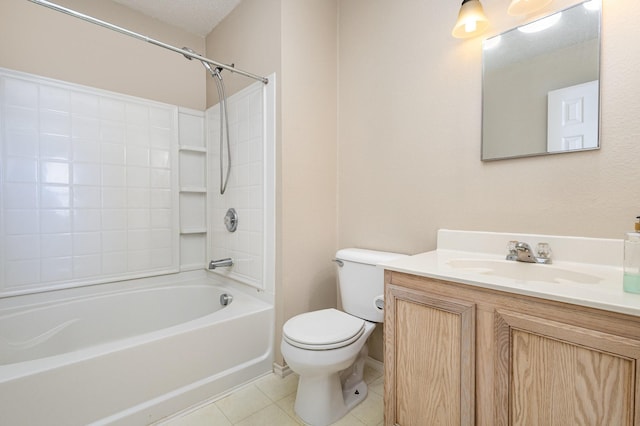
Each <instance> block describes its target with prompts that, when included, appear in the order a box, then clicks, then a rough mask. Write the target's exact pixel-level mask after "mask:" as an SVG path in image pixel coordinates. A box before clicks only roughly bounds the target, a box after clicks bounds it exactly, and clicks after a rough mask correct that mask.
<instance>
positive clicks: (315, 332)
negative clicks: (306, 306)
mask: <svg viewBox="0 0 640 426" xmlns="http://www.w3.org/2000/svg"><path fill="white" fill-rule="evenodd" d="M362 333H364V320H363V319H361V318H357V317H354V316H352V315H349V314H346V313H344V312H341V311H338V310H337V309H322V310H320V311H313V312H306V313H304V314H300V315H297V316H295V317H293V318H291V319H290V320H289V321H287V322H286V323H285V324H284V326H283V327H282V334H283V338H284V340H285V341H286V342H287V343H289V344H291V345H293V346H296V347H298V348H302V349H310V350H328V349H337V348H341V347H343V346H347V345H349V344H351V343H353V342H354V341H356V340H357V339H358V338H359V337H360V336H362Z"/></svg>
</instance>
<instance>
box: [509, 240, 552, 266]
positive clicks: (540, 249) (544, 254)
mask: <svg viewBox="0 0 640 426" xmlns="http://www.w3.org/2000/svg"><path fill="white" fill-rule="evenodd" d="M507 250H509V253H508V254H507V260H516V261H518V262H527V263H542V264H544V265H549V264H551V249H550V248H549V244H547V243H539V244H538V246H537V247H536V251H537V256H534V254H533V250H532V249H531V246H530V245H529V244H527V243H525V242H522V241H509V244H508V245H507Z"/></svg>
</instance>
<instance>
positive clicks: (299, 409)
mask: <svg viewBox="0 0 640 426" xmlns="http://www.w3.org/2000/svg"><path fill="white" fill-rule="evenodd" d="M400 256H403V255H400V254H397V253H389V252H379V251H373V250H364V249H343V250H339V251H338V253H336V259H335V260H336V263H337V264H338V266H340V268H339V270H338V279H339V288H340V295H341V300H342V305H343V308H344V312H342V311H339V310H337V309H333V308H329V309H322V310H318V311H312V312H306V313H303V314H300V315H297V316H295V317H293V318H291V319H289V320H288V321H287V322H286V323H285V324H284V326H283V328H282V343H281V346H280V348H281V351H282V356H283V357H284V359H285V361H286V362H287V364H288V366H289V367H290V368H291V370H292V371H294V372H295V373H297V374H298V375H299V376H300V379H299V382H298V391H297V394H296V402H295V404H294V410H295V412H296V414H297V415H298V416H299V417H300V418H301V419H302V420H303V421H304V422H305V423H307V424H309V425H312V426H325V425H329V424H331V423H334V422H335V421H337V420H339V419H340V418H341V417H343V416H344V415H345V414H347V413H348V412H349V411H350V410H351V409H352V408H353V407H355V406H356V405H357V404H358V403H360V402H362V401H363V400H364V399H365V398H366V397H367V391H368V390H367V385H366V383H365V382H364V379H363V370H364V364H365V361H366V358H367V356H368V348H367V345H366V342H367V339H368V338H369V336H370V335H371V333H372V332H373V330H374V329H375V327H376V323H378V322H382V321H383V319H384V315H383V305H384V304H383V293H384V274H383V271H382V269H378V268H376V264H377V263H380V262H382V261H387V260H391V259H394V258H397V257H400Z"/></svg>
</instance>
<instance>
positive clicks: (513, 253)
mask: <svg viewBox="0 0 640 426" xmlns="http://www.w3.org/2000/svg"><path fill="white" fill-rule="evenodd" d="M516 244H518V242H517V241H515V240H512V241H509V242H508V243H507V260H518V251H517V250H516Z"/></svg>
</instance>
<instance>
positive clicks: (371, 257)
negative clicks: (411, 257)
mask: <svg viewBox="0 0 640 426" xmlns="http://www.w3.org/2000/svg"><path fill="white" fill-rule="evenodd" d="M403 256H406V255H404V254H400V253H392V252H388V251H377V250H367V249H361V248H345V249H341V250H338V252H337V253H336V259H340V260H345V261H348V262H357V263H364V264H367V265H377V264H378V263H381V262H387V261H389V260H392V259H396V258H398V257H403Z"/></svg>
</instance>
